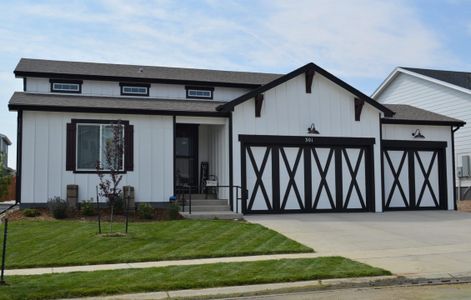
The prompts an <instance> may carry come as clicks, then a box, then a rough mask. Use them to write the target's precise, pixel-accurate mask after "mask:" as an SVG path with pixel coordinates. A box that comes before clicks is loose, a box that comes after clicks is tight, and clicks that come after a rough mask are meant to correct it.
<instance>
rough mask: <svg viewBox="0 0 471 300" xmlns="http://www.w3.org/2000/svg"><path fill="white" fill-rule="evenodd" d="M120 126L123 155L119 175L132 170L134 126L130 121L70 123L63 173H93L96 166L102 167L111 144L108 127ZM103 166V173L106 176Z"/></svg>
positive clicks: (78, 121) (74, 121)
mask: <svg viewBox="0 0 471 300" xmlns="http://www.w3.org/2000/svg"><path fill="white" fill-rule="evenodd" d="M117 123H120V124H121V126H123V129H124V134H123V139H124V153H123V158H124V162H123V160H121V167H119V169H120V170H121V172H126V171H133V170H134V126H132V125H129V121H118V120H116V121H115V120H113V121H112V120H89V119H81V120H78V119H72V123H69V124H67V137H66V139H67V146H66V170H67V171H73V172H74V173H95V172H96V170H95V167H96V164H97V162H101V163H102V164H103V159H104V158H103V155H104V147H105V145H106V143H107V141H109V140H110V138H111V135H112V131H111V127H110V126H109V125H110V124H117ZM106 168H107V167H106V166H104V171H105V172H106Z"/></svg>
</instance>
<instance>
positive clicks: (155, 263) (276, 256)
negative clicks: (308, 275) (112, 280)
mask: <svg viewBox="0 0 471 300" xmlns="http://www.w3.org/2000/svg"><path fill="white" fill-rule="evenodd" d="M322 256H326V255H322V254H319V253H294V254H274V255H253V256H232V257H216V258H201V259H185V260H163V261H150V262H133V263H119V264H103V265H88V266H70V267H49V268H29V269H10V270H5V275H6V276H12V275H41V274H52V273H70V272H93V271H103V270H122V269H144V268H156V267H168V266H186V265H202V264H214V263H228V262H247V261H259V260H272V259H284V258H289V259H290V258H316V257H322Z"/></svg>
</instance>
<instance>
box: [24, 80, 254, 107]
mask: <svg viewBox="0 0 471 300" xmlns="http://www.w3.org/2000/svg"><path fill="white" fill-rule="evenodd" d="M50 86H51V85H50V83H49V78H36V77H28V78H27V84H26V91H27V92H33V93H50V89H51V87H50ZM248 91H249V90H248V89H243V88H232V87H215V88H214V94H213V100H216V101H230V100H232V99H235V98H237V97H239V96H241V95H243V94H245V93H247V92H248ZM120 93H121V89H120V86H119V82H112V81H97V80H84V81H83V84H82V94H81V95H88V96H110V97H118V96H120ZM126 97H129V96H126ZM136 97H138V98H139V99H142V98H157V99H177V100H187V98H186V90H185V85H183V84H162V83H153V84H151V87H150V90H149V97H140V96H136ZM190 100H191V99H190ZM203 100H204V99H203ZM207 101H212V100H211V99H208V100H207Z"/></svg>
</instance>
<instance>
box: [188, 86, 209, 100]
mask: <svg viewBox="0 0 471 300" xmlns="http://www.w3.org/2000/svg"><path fill="white" fill-rule="evenodd" d="M213 92H214V88H210V87H191V86H187V87H186V97H187V98H190V99H191V98H193V99H213Z"/></svg>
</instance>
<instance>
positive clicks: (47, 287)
mask: <svg viewBox="0 0 471 300" xmlns="http://www.w3.org/2000/svg"><path fill="white" fill-rule="evenodd" d="M379 275H390V273H389V272H388V271H385V270H382V269H379V268H374V267H370V266H368V265H365V264H362V263H359V262H355V261H352V260H349V259H346V258H343V257H320V258H312V259H281V260H265V261H255V262H243V263H218V264H207V265H190V266H172V267H162V268H150V269H131V270H115V271H96V272H76V273H64V274H50V275H34V276H9V277H7V278H6V279H7V283H8V285H7V286H0V299H51V298H69V297H83V296H102V295H110V294H123V293H138V292H151V291H168V290H180V289H192V288H209V287H220V286H234V285H247V284H258V283H273V282H289V281H300V280H316V279H327V278H346V277H363V276H379Z"/></svg>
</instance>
